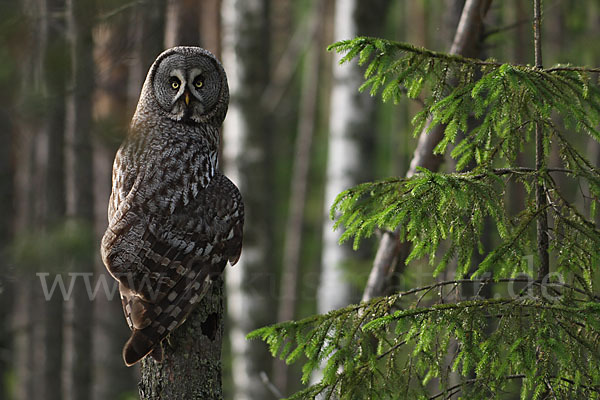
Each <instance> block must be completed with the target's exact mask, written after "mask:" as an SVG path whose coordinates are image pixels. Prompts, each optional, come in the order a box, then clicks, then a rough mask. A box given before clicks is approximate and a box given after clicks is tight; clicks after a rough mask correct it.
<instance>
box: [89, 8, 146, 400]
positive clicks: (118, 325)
mask: <svg viewBox="0 0 600 400" xmlns="http://www.w3.org/2000/svg"><path fill="white" fill-rule="evenodd" d="M108 11H110V10H108ZM133 12H135V10H134V9H132V10H127V12H123V13H121V14H119V15H114V16H112V17H111V18H110V19H109V20H105V21H101V24H102V26H101V29H99V30H98V33H97V36H96V41H95V47H96V50H95V58H96V60H95V64H96V71H97V72H96V76H97V77H98V78H97V79H98V80H97V82H96V86H97V88H96V99H95V101H94V115H95V116H96V118H97V126H98V127H99V129H98V132H99V135H98V136H96V137H95V138H94V144H93V151H94V156H93V159H94V206H95V238H96V240H95V243H100V239H101V238H102V235H103V234H104V231H106V226H107V219H106V210H107V209H108V199H109V196H110V188H111V184H110V181H111V171H112V163H113V159H114V153H115V151H116V146H117V143H120V142H121V141H122V139H123V138H124V137H125V133H126V131H127V127H128V125H129V121H130V119H131V114H130V113H129V109H128V97H127V82H128V79H129V64H128V61H127V60H129V58H130V57H131V42H132V40H131V39H132V38H131V36H130V35H129V32H130V29H129V25H130V22H131V18H132V13H133ZM123 38H127V41H126V42H124V41H123ZM99 259H100V258H99V257H98V258H97V260H99ZM95 276H97V277H98V281H101V280H103V281H104V282H107V283H108V285H107V288H108V293H106V294H105V292H104V290H101V291H100V292H99V295H98V296H97V297H96V299H95V300H94V343H93V346H94V354H93V358H94V380H93V399H94V400H114V399H117V398H119V397H122V396H123V393H126V392H135V390H136V377H135V374H136V373H137V372H138V368H137V367H136V368H128V367H126V366H125V364H124V363H123V358H122V356H121V351H122V349H123V343H125V341H126V340H127V338H128V337H129V333H130V330H129V328H128V327H127V324H126V322H125V320H124V319H123V318H117V317H116V316H119V315H121V313H122V312H123V309H122V304H121V299H120V298H119V293H118V290H117V283H116V282H115V281H114V280H113V279H112V277H111V276H110V274H109V273H108V271H107V270H106V268H105V267H104V265H103V264H102V263H101V262H97V263H96V264H95Z"/></svg>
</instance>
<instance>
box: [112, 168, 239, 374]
mask: <svg viewBox="0 0 600 400" xmlns="http://www.w3.org/2000/svg"><path fill="white" fill-rule="evenodd" d="M194 208H195V210H197V211H196V213H195V216H194V217H192V218H190V215H189V214H187V213H177V212H176V213H174V214H173V216H172V223H171V224H166V225H162V227H163V228H166V229H163V230H162V231H156V233H152V234H151V237H153V238H155V239H156V240H154V241H153V246H152V249H151V250H150V251H151V252H153V253H156V254H160V253H165V254H168V253H169V251H171V249H173V248H176V246H177V245H178V241H180V240H181V238H184V239H183V241H184V242H185V243H188V244H187V246H188V247H186V250H189V253H187V255H185V254H186V253H185V251H183V252H182V251H181V247H179V251H178V252H177V253H176V254H177V256H175V257H173V258H172V259H170V263H171V264H174V265H177V268H178V269H180V271H176V273H175V278H173V274H169V279H172V281H174V282H175V284H174V285H173V286H172V287H170V290H169V291H168V292H167V294H166V296H164V297H162V298H161V299H160V300H158V301H156V302H155V303H152V302H148V301H145V300H143V299H141V298H140V297H139V296H136V295H135V293H131V292H130V291H128V290H124V291H123V292H122V301H123V308H124V311H125V314H126V316H127V319H128V321H129V323H130V327H132V329H133V333H132V335H131V337H130V339H129V341H128V342H127V343H126V344H125V347H124V349H123V358H124V360H125V362H126V364H127V365H132V364H134V363H135V362H137V361H139V360H140V359H141V358H143V357H144V356H145V355H146V354H148V353H149V352H152V351H153V350H159V351H160V349H161V348H160V342H161V341H162V340H163V339H164V338H165V337H166V336H167V335H168V334H169V333H171V332H172V331H173V330H174V329H175V328H176V327H177V326H179V325H180V324H182V323H183V322H184V321H185V319H186V318H187V316H188V315H189V313H190V312H191V311H192V310H193V308H194V306H195V305H196V304H197V303H198V302H199V301H200V300H201V299H202V298H203V297H204V295H205V294H206V292H207V291H208V290H209V288H210V285H211V282H212V279H213V278H215V277H216V276H218V275H220V274H221V272H222V271H223V269H224V268H225V265H226V263H227V261H229V262H230V263H231V264H235V263H236V262H237V260H238V259H239V256H240V252H241V243H242V229H243V205H242V200H241V196H240V194H239V191H238V190H237V188H236V187H235V186H234V185H233V183H231V181H229V179H227V178H226V177H225V176H223V175H221V174H218V175H216V176H215V179H213V181H212V182H211V184H210V185H209V186H208V187H207V188H206V189H205V191H203V193H202V195H201V196H199V197H198V201H197V202H196V203H195V204H194ZM191 220H193V221H194V222H193V223H191V222H190V221H191ZM151 231H153V229H151ZM168 243H170V246H169V245H168ZM165 244H167V246H165ZM189 246H193V248H192V249H191V250H190V249H189ZM182 254H184V257H183V259H181V258H180V256H181V255H182ZM180 259H181V261H178V260H180ZM167 271H171V269H167ZM154 354H156V351H155V353H154ZM159 354H160V353H159ZM158 357H159V358H160V355H158Z"/></svg>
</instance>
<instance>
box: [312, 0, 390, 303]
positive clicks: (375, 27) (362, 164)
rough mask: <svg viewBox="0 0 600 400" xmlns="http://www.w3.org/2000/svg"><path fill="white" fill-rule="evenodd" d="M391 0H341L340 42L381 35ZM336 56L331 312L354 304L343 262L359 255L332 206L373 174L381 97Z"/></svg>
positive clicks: (327, 262)
mask: <svg viewBox="0 0 600 400" xmlns="http://www.w3.org/2000/svg"><path fill="white" fill-rule="evenodd" d="M388 4H389V1H385V0H379V1H373V2H361V1H357V0H338V1H337V2H336V4H335V22H334V41H338V40H343V39H349V38H353V37H355V36H358V35H370V36H378V35H379V36H380V35H381V29H382V28H383V26H382V25H383V24H382V23H381V19H380V18H381V16H382V15H385V12H386V9H387V7H388ZM340 58H341V56H340V55H338V54H336V55H335V57H334V62H333V65H332V73H333V85H332V89H331V90H332V92H331V106H330V107H331V110H330V117H329V149H328V158H327V179H326V186H325V210H326V215H325V218H324V221H325V223H324V226H323V254H322V267H321V268H322V270H321V280H320V285H319V289H318V302H317V308H318V312H319V313H326V312H328V311H331V310H333V309H337V308H340V307H343V306H345V305H348V304H349V303H350V302H351V298H352V296H351V288H350V286H349V284H348V283H347V281H346V279H345V277H344V270H343V266H344V264H345V263H347V262H348V261H349V260H351V259H353V258H355V255H354V254H352V248H351V245H350V244H348V243H346V244H344V245H340V244H339V243H338V242H339V238H340V236H341V234H340V232H335V231H333V221H331V219H330V218H329V208H330V207H331V205H332V204H333V201H334V200H335V198H336V196H337V195H338V194H339V193H340V192H342V191H343V190H346V189H348V188H350V187H352V186H354V185H356V184H357V183H359V182H364V181H366V180H369V179H370V178H372V175H373V171H372V170H371V169H369V167H368V165H370V164H371V163H370V161H369V160H368V157H367V153H368V152H369V148H372V147H373V145H372V141H373V140H374V139H373V138H374V135H375V130H376V126H375V125H376V122H375V105H376V99H374V98H372V97H370V96H369V95H368V93H360V92H359V91H358V87H359V86H360V85H361V84H362V82H363V75H362V74H363V73H362V71H361V69H360V68H359V67H358V66H357V65H356V63H348V64H344V65H339V60H340Z"/></svg>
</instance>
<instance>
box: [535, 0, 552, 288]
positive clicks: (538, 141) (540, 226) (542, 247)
mask: <svg viewBox="0 0 600 400" xmlns="http://www.w3.org/2000/svg"><path fill="white" fill-rule="evenodd" d="M540 3H541V0H534V1H533V18H534V23H533V45H534V54H535V67H536V68H539V69H542V68H543V67H544V66H543V63H542V9H541V4H540ZM544 141H545V139H544V129H543V127H542V125H541V124H540V123H536V125H535V170H536V171H538V172H540V171H541V170H542V168H543V167H544V164H545V163H546V162H545V156H544ZM535 206H536V209H537V210H538V212H539V214H538V217H537V221H536V227H537V228H536V229H537V249H538V257H539V258H540V266H539V267H538V271H537V279H538V280H539V281H541V280H542V279H544V278H545V277H546V276H547V275H548V274H549V273H550V256H549V254H548V212H547V211H546V188H545V185H544V183H538V184H537V186H536V187H535Z"/></svg>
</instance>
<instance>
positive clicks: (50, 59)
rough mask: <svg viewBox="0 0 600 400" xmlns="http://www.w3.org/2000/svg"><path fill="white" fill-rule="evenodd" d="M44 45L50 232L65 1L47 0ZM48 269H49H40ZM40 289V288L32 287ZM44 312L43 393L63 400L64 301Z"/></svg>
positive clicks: (60, 197)
mask: <svg viewBox="0 0 600 400" xmlns="http://www.w3.org/2000/svg"><path fill="white" fill-rule="evenodd" d="M46 7H47V8H46V13H47V21H48V25H47V33H46V34H47V42H46V49H45V53H44V81H45V87H46V93H47V96H46V102H47V103H46V109H47V116H46V120H45V121H44V122H45V126H46V129H45V131H46V135H47V149H46V151H47V159H46V168H45V171H44V173H45V179H44V181H45V207H44V215H43V223H42V226H41V228H42V229H44V230H46V231H50V232H52V230H53V228H55V227H56V226H58V225H60V224H62V223H64V218H65V211H66V194H65V155H64V147H65V126H66V122H65V118H66V100H65V98H66V84H67V72H66V71H68V68H67V66H68V63H69V58H68V54H69V53H68V43H67V37H66V27H67V21H66V18H65V11H66V4H65V2H64V0H47V1H46ZM41 267H42V268H43V267H46V268H49V267H51V266H48V265H44V266H41ZM34 287H36V288H37V289H38V290H39V287H37V285H36V286H34ZM39 299H40V301H41V302H42V303H41V304H42V308H43V309H44V314H43V315H44V349H43V354H44V358H43V360H44V376H43V388H44V389H43V390H44V391H43V393H44V397H45V398H47V399H49V400H61V399H62V398H63V387H62V384H61V383H62V379H61V378H62V377H61V373H62V368H63V306H64V303H63V299H62V298H61V297H60V296H57V295H55V296H52V297H51V298H49V299H42V296H41V295H39Z"/></svg>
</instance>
